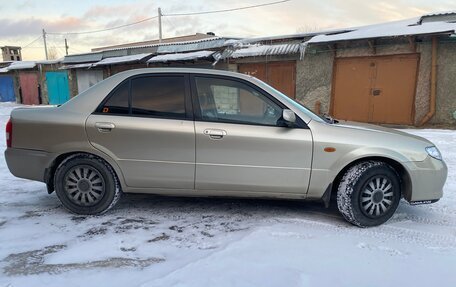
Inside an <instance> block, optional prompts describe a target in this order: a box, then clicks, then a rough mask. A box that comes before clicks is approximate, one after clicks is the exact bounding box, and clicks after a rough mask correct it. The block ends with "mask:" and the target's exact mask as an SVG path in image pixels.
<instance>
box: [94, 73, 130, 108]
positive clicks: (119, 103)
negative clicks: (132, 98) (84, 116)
mask: <svg viewBox="0 0 456 287" xmlns="http://www.w3.org/2000/svg"><path fill="white" fill-rule="evenodd" d="M129 90H130V83H129V81H126V82H123V83H122V84H120V85H119V86H118V87H117V88H116V89H115V90H114V91H113V93H112V94H111V97H109V99H108V100H107V101H106V103H105V104H104V105H103V107H102V111H101V112H103V113H108V114H128V112H129V109H128V97H129V92H130V91H129Z"/></svg>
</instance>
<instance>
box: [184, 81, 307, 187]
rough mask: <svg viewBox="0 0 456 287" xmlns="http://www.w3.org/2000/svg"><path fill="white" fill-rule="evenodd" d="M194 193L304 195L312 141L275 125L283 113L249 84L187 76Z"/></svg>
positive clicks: (295, 130)
mask: <svg viewBox="0 0 456 287" xmlns="http://www.w3.org/2000/svg"><path fill="white" fill-rule="evenodd" d="M192 79H193V80H192V92H193V95H194V107H195V116H196V120H195V133H196V177H195V187H196V189H198V190H216V191H220V192H221V193H224V192H237V193H238V194H236V195H240V196H242V194H243V193H246V192H270V193H282V194H283V193H295V194H303V195H304V194H305V193H306V191H307V187H308V184H309V178H310V168H311V159H312V137H311V133H310V130H309V129H307V128H306V127H305V124H304V123H303V122H302V123H301V124H302V127H296V128H287V127H280V126H278V120H279V119H280V118H281V116H282V110H283V108H285V107H284V106H283V105H282V104H281V103H279V102H278V101H277V100H275V99H274V98H273V97H272V96H271V95H268V94H266V93H265V92H263V91H262V90H260V89H259V88H258V87H256V86H254V85H253V84H251V83H248V82H245V81H242V80H237V79H234V78H226V77H215V76H205V75H201V76H198V75H195V76H194V77H192Z"/></svg>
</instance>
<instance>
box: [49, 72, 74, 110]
mask: <svg viewBox="0 0 456 287" xmlns="http://www.w3.org/2000/svg"><path fill="white" fill-rule="evenodd" d="M46 82H47V88H48V95H49V104H51V105H61V104H64V103H65V102H66V101H68V100H69V99H70V90H69V87H68V75H67V73H66V72H46Z"/></svg>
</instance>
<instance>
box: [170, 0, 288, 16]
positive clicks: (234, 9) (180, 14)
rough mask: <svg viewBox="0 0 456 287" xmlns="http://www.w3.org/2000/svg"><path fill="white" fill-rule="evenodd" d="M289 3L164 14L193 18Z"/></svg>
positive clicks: (285, 0) (286, 0) (283, 1)
mask: <svg viewBox="0 0 456 287" xmlns="http://www.w3.org/2000/svg"><path fill="white" fill-rule="evenodd" d="M289 1H291V0H282V1H275V2H269V3H263V4H258V5H251V6H244V7H238V8H231V9H223V10H213V11H204V12H190V13H171V14H163V16H168V17H174V16H192V15H201V14H214V13H223V12H232V11H238V10H245V9H251V8H258V7H264V6H270V5H276V4H281V3H285V2H289Z"/></svg>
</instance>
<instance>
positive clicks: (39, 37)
mask: <svg viewBox="0 0 456 287" xmlns="http://www.w3.org/2000/svg"><path fill="white" fill-rule="evenodd" d="M39 39H41V35H40V36H38V37H37V38H36V39H35V40H33V41H32V42H30V43H28V44H27V45H25V46H23V47H22V49H24V48H27V47H28V46H30V45H32V44H33V43H35V42H36V41H38V40H39Z"/></svg>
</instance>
